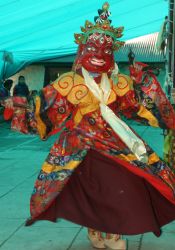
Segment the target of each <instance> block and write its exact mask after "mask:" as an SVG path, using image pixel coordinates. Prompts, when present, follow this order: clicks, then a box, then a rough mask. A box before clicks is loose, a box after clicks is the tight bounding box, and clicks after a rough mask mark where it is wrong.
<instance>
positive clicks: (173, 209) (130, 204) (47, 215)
mask: <svg viewBox="0 0 175 250" xmlns="http://www.w3.org/2000/svg"><path fill="white" fill-rule="evenodd" d="M58 218H64V219H66V220H69V221H72V222H74V223H77V224H80V225H83V226H86V227H90V228H94V229H96V230H99V231H102V232H108V233H117V234H125V235H134V234H142V233H145V232H154V233H155V234H156V235H157V236H159V235H160V233H161V227H162V226H163V225H165V224H167V223H169V222H171V221H173V220H174V219H175V206H174V205H173V204H172V203H170V201H168V200H167V199H166V198H164V197H163V196H162V195H161V194H160V193H159V192H158V191H157V190H156V189H155V188H154V187H153V186H152V185H151V184H149V183H148V182H147V181H145V180H144V179H143V178H141V177H138V176H136V175H134V174H133V173H131V172H129V171H128V170H127V169H125V168H124V167H123V166H121V165H118V164H116V163H115V162H113V161H112V160H111V159H108V158H106V157H104V156H103V155H101V154H100V153H98V152H96V151H93V150H90V151H89V152H88V155H87V156H86V158H85V160H84V161H83V162H82V163H81V164H80V166H79V167H78V168H77V169H76V171H75V173H74V174H73V175H72V177H71V179H70V181H69V182H68V184H67V185H66V186H65V188H64V189H63V191H62V192H61V194H60V195H59V196H58V197H57V198H56V199H55V200H54V202H53V203H52V205H51V206H50V207H49V208H48V209H47V210H46V211H45V212H43V213H42V214H41V215H40V216H39V217H38V218H37V219H36V220H50V221H53V222H56V221H57V219H58ZM32 223H33V222H32Z"/></svg>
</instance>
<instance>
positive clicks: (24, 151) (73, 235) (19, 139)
mask: <svg viewBox="0 0 175 250" xmlns="http://www.w3.org/2000/svg"><path fill="white" fill-rule="evenodd" d="M133 126H135V128H136V130H137V131H138V133H139V134H140V135H142V136H143V137H144V139H145V140H146V141H147V142H148V143H149V144H152V147H153V148H154V149H155V150H156V151H157V152H158V153H159V155H161V154H162V143H163V137H162V135H161V133H162V131H161V130H159V129H152V128H150V127H148V128H146V127H144V126H136V125H133ZM54 139H55V138H54V137H53V138H50V139H49V140H48V141H46V142H42V141H40V140H39V138H38V137H36V136H31V135H22V134H19V133H15V132H13V131H11V130H10V126H9V124H7V123H4V122H1V123H0V250H91V249H92V248H91V246H90V244H89V242H88V240H87V236H86V229H85V228H83V227H81V226H79V225H76V224H73V223H70V222H68V221H65V220H60V221H59V222H58V223H51V222H46V221H40V222H37V223H35V224H34V225H33V226H31V227H24V222H25V219H26V218H27V217H28V216H29V199H30V193H31V191H32V189H33V184H34V181H35V179H36V176H37V173H38V171H39V169H40V167H41V164H42V162H43V161H44V159H45V157H46V155H47V153H48V151H49V148H50V146H51V145H52V143H53V141H54ZM125 238H127V239H128V250H175V222H173V223H171V224H169V225H167V226H165V227H164V228H163V234H162V236H161V237H160V238H156V237H155V236H154V235H153V234H152V233H147V234H144V235H136V236H125Z"/></svg>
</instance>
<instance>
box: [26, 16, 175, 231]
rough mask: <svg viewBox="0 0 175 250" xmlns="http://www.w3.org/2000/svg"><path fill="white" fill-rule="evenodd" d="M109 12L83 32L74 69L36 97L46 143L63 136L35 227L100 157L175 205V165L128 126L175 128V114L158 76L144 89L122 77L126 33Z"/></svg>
mask: <svg viewBox="0 0 175 250" xmlns="http://www.w3.org/2000/svg"><path fill="white" fill-rule="evenodd" d="M105 13H106V14H105V15H100V17H98V18H95V20H96V23H95V24H92V23H90V22H88V21H87V22H86V24H85V27H82V28H81V29H82V33H81V34H76V35H75V39H76V42H77V43H78V44H79V50H78V54H77V58H76V60H75V63H74V66H73V70H72V71H71V72H68V73H65V74H63V75H61V76H60V77H59V78H58V79H57V80H56V81H55V82H53V83H52V84H51V85H48V86H47V87H45V88H44V89H43V90H42V91H41V94H40V96H37V97H36V99H35V119H36V123H37V130H38V133H39V135H40V137H41V138H42V139H46V138H47V137H48V136H51V135H52V134H55V133H58V132H59V133H60V134H59V138H58V140H57V141H56V142H55V143H54V145H53V147H52V148H51V150H50V153H49V155H48V157H47V158H46V160H45V162H44V164H43V166H42V169H41V171H40V173H39V175H38V178H37V180H36V183H35V186H34V190H33V194H32V196H31V206H30V208H31V218H30V220H29V221H30V222H33V221H35V220H37V219H38V218H40V216H41V214H42V213H44V212H45V211H47V210H48V209H49V208H50V207H51V206H52V205H53V204H54V202H55V200H56V199H57V198H58V196H59V195H61V193H62V191H63V189H64V187H65V185H66V184H67V183H68V181H69V179H70V177H71V176H72V174H73V172H75V170H76V168H77V167H78V166H79V165H82V164H83V162H85V161H86V159H87V157H88V154H89V153H88V152H90V155H91V152H92V151H93V152H95V151H96V152H98V153H97V156H98V155H99V154H100V155H101V157H103V158H104V159H107V160H106V161H107V162H108V164H109V168H110V164H111V162H112V164H113V165H114V166H116V171H118V167H117V166H120V167H122V168H123V169H125V170H127V171H129V172H130V173H133V174H135V175H137V176H139V177H141V179H144V180H146V182H148V183H149V184H151V186H153V187H154V189H156V190H158V192H159V193H161V195H162V196H164V197H165V198H166V199H167V200H169V202H171V203H172V204H174V205H175V198H174V194H175V171H174V166H172V167H170V166H169V165H167V164H166V163H165V162H164V161H163V160H162V159H160V158H159V157H158V155H157V154H156V153H155V152H154V151H153V150H152V149H151V148H150V147H149V146H148V145H147V144H146V143H145V142H144V141H143V140H142V139H141V138H140V137H139V136H138V135H137V134H136V133H135V132H134V131H133V130H132V129H131V128H130V127H129V126H128V125H127V124H126V123H125V122H124V121H123V120H122V119H123V117H127V118H129V119H133V120H135V121H137V122H141V123H143V124H144V125H148V126H154V127H162V128H165V127H167V128H169V129H173V130H174V129H175V112H174V110H173V108H172V106H171V104H170V103H169V101H168V100H167V98H166V96H165V94H164V93H163V91H162V89H161V87H160V85H159V83H158V81H157V79H156V77H155V76H154V74H153V73H151V72H150V74H149V75H146V76H145V78H144V81H142V83H143V84H142V85H141V84H137V81H133V79H132V78H131V77H129V76H126V75H123V74H119V73H118V71H117V65H116V64H115V62H114V57H113V51H114V50H115V49H118V48H119V47H120V46H121V45H123V43H122V42H120V41H118V40H117V38H120V37H121V36H122V31H123V28H122V27H120V28H114V27H113V26H111V21H110V20H108V11H106V12H105ZM133 74H134V73H133ZM139 77H143V74H142V75H141V76H139ZM139 82H140V81H139ZM97 158H98V159H99V162H100V161H101V162H102V159H101V158H100V157H99V156H98V157H97ZM102 164H103V163H102ZM95 167H96V166H95V165H94V166H93V168H95ZM114 171H115V170H114ZM114 186H115V184H114ZM80 202H81V201H80ZM58 210H59V207H58ZM174 217H175V216H174ZM29 221H28V223H30V222H29ZM163 223H167V221H166V222H165V221H164V222H162V224H163ZM89 226H91V225H89ZM104 228H105V227H103V226H101V230H104Z"/></svg>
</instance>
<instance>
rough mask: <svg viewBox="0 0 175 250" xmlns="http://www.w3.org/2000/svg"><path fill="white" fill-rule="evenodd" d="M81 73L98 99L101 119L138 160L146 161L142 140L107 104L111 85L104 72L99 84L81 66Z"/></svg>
mask: <svg viewBox="0 0 175 250" xmlns="http://www.w3.org/2000/svg"><path fill="white" fill-rule="evenodd" d="M82 74H83V77H84V80H85V84H86V86H87V87H88V88H89V90H90V91H91V92H92V93H93V95H94V96H95V97H96V98H97V99H98V100H99V101H100V110H101V114H102V117H103V119H104V120H105V121H106V122H107V123H108V124H109V125H110V126H111V127H112V129H113V130H114V132H115V133H116V134H117V135H118V136H119V138H120V139H121V140H122V141H123V142H124V143H125V144H126V145H127V146H128V148H129V149H130V150H131V151H132V152H133V154H134V155H135V156H136V157H137V159H138V160H140V161H142V162H144V163H147V162H148V157H147V154H146V152H147V151H146V148H145V145H144V143H143V141H142V140H141V139H140V138H138V137H137V136H136V135H135V134H134V133H133V131H132V130H131V129H130V128H129V127H128V125H127V124H126V123H125V122H124V121H122V120H121V119H120V118H119V117H118V116H117V115H116V114H115V113H114V112H113V111H112V110H111V109H110V108H109V107H108V106H107V103H108V99H109V97H110V93H111V85H110V82H109V79H108V76H107V74H106V73H103V74H102V79H101V83H100V85H98V84H97V83H96V82H95V80H94V79H93V78H92V77H91V76H90V74H89V72H88V71H87V70H86V69H84V68H83V67H82Z"/></svg>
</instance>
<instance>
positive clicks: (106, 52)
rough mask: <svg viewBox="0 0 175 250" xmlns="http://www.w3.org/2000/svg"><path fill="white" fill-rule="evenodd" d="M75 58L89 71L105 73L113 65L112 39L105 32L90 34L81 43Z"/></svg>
mask: <svg viewBox="0 0 175 250" xmlns="http://www.w3.org/2000/svg"><path fill="white" fill-rule="evenodd" d="M77 59H78V62H79V63H80V64H81V65H82V66H83V67H84V68H85V69H86V70H87V71H89V72H93V73H104V72H106V73H107V72H108V71H109V70H110V69H111V68H113V66H114V54H113V39H112V38H111V37H110V36H107V35H105V34H99V33H94V34H92V35H90V36H89V38H88V40H87V42H86V44H82V45H81V47H80V51H79V58H77Z"/></svg>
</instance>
